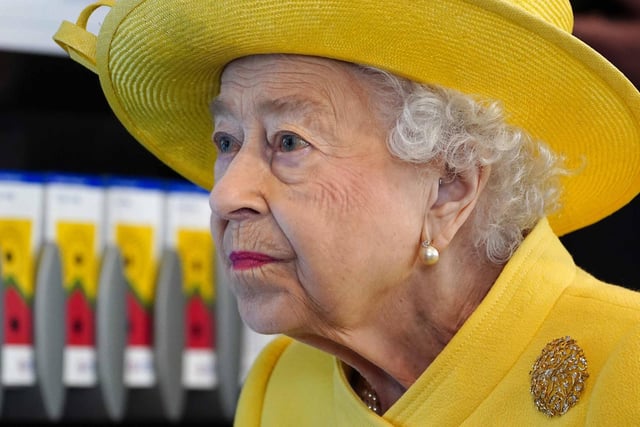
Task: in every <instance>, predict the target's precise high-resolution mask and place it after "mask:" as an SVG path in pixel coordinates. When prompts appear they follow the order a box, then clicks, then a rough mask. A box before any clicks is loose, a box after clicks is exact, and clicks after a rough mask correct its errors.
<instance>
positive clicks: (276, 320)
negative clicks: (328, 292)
mask: <svg viewBox="0 0 640 427" xmlns="http://www.w3.org/2000/svg"><path fill="white" fill-rule="evenodd" d="M276 299H277V298H276ZM238 311H239V312H240V317H241V318H242V320H243V321H244V323H245V324H246V325H247V326H248V327H249V328H250V329H251V330H253V331H255V332H257V333H259V334H286V333H287V332H288V331H291V330H296V329H299V328H300V324H299V323H300V322H298V321H296V318H295V316H294V311H293V310H292V309H291V306H290V305H289V306H287V304H283V303H282V302H277V301H261V302H259V303H258V302H256V301H244V300H243V299H238Z"/></svg>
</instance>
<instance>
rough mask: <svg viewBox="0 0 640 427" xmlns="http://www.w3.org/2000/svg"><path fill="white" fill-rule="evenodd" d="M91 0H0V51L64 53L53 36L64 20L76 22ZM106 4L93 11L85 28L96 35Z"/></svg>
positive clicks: (92, 0) (107, 9) (107, 10)
mask: <svg viewBox="0 0 640 427" xmlns="http://www.w3.org/2000/svg"><path fill="white" fill-rule="evenodd" d="M92 3H94V0H0V50H5V51H16V52H24V53H33V54H46V55H61V56H62V55H66V53H65V52H64V50H62V48H60V46H58V45H57V44H56V43H55V42H54V41H53V35H54V34H55V33H56V31H58V28H59V27H60V23H61V22H62V21H64V20H67V21H70V22H74V23H75V22H76V20H77V19H78V16H80V12H82V10H83V9H84V8H85V7H86V6H88V5H90V4H92ZM108 12H109V8H108V7H101V8H99V9H98V10H96V11H95V12H94V13H93V14H92V15H91V18H90V19H89V24H88V25H87V29H88V30H89V31H90V32H92V33H94V34H97V33H98V31H99V29H100V26H101V25H102V22H103V20H104V17H105V15H106V14H107V13H108Z"/></svg>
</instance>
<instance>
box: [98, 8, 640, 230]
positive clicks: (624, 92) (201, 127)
mask: <svg viewBox="0 0 640 427" xmlns="http://www.w3.org/2000/svg"><path fill="white" fill-rule="evenodd" d="M270 53H285V54H301V55H313V56H320V57H327V58H334V59H338V60H344V61H349V62H354V63H359V64H366V65H371V66H375V67H378V68H381V69H385V70H388V71H390V72H392V73H395V74H397V75H400V76H403V77H406V78H409V79H412V80H415V81H418V82H425V83H431V84H438V85H442V86H446V87H450V88H454V89H457V90H459V91H461V92H464V93H467V94H471V95H474V96H478V97H480V98H483V99H495V100H500V101H501V102H502V104H503V106H504V109H505V111H506V113H507V120H508V121H509V122H510V123H512V124H514V125H516V126H519V127H521V128H523V129H526V130H527V131H528V132H529V133H530V134H531V135H533V136H534V137H535V138H539V139H541V140H544V141H545V142H547V143H548V144H549V145H550V146H551V147H552V149H553V150H554V151H555V152H557V153H559V154H561V155H563V156H565V158H566V159H567V165H568V167H569V168H570V169H573V170H575V171H576V173H575V174H572V175H571V176H569V177H567V178H566V179H565V180H564V181H563V196H562V199H561V203H562V207H561V209H560V211H559V212H558V213H556V214H554V215H553V216H552V217H550V218H549V220H550V223H551V225H552V227H553V229H554V231H555V232H556V233H557V234H558V235H563V234H566V233H568V232H571V231H573V230H577V229H579V228H582V227H585V226H587V225H590V224H592V223H594V222H596V221H598V220H600V219H602V218H604V217H606V216H608V215H609V214H611V213H613V212H615V211H616V210H618V209H619V208H621V207H622V206H624V205H625V204H626V203H628V202H629V201H630V200H631V199H633V197H635V196H636V195H637V194H638V191H639V189H640V125H639V124H640V98H639V95H638V92H637V90H636V89H635V88H634V87H633V85H632V84H631V83H630V82H629V81H628V80H627V79H626V78H625V77H624V76H623V75H622V74H621V73H620V72H619V71H618V70H617V69H616V68H615V67H613V66H612V65H611V64H610V63H609V62H608V61H606V60H605V59H604V58H603V57H602V56H601V55H599V54H598V53H596V52H595V51H594V50H593V49H591V48H590V47H588V46H587V45H585V44H584V43H582V42H581V41H579V40H578V39H577V38H575V37H573V36H572V35H570V34H569V33H568V32H566V31H563V30H561V29H559V28H557V27H555V26H553V25H551V24H548V23H546V22H545V21H543V20H541V19H538V18H537V17H535V16H534V15H532V14H529V13H527V12H525V11H523V10H520V9H518V8H516V7H513V6H510V5H508V4H507V3H505V2H502V1H498V0H438V1H437V2H435V1H420V0H414V1H411V2H403V3H402V4H398V3H397V2H389V1H379V0H350V1H339V0H325V1H323V2H318V1H315V0H271V1H256V0H233V1H225V0H217V1H206V2H205V1H202V0H181V1H179V2H178V1H175V0H153V1H151V0H120V1H118V2H117V3H116V5H115V6H114V8H113V9H112V11H111V12H110V13H109V14H108V15H107V17H106V18H105V21H104V23H103V25H102V29H101V31H100V34H99V37H98V43H97V55H96V58H97V61H96V62H97V71H98V74H99V76H100V81H101V85H102V87H103V90H104V92H105V95H106V97H107V99H108V102H109V104H110V106H111V107H112V109H113V111H114V112H115V114H116V116H117V117H118V118H119V119H120V121H121V122H122V123H123V124H124V126H125V127H126V128H127V129H128V131H129V132H130V133H131V134H132V135H133V136H134V137H135V138H136V139H137V140H138V141H139V142H140V143H141V144H142V145H144V146H145V147H146V148H147V149H148V150H150V151H151V152H152V153H153V154H154V155H155V156H157V157H158V158H159V159H160V160H162V161H163V162H165V163H166V164H167V165H168V166H170V167H171V168H173V169H174V170H176V171H177V172H178V173H180V174H181V175H183V176H184V177H185V178H187V179H189V180H191V181H193V182H195V183H196V184H198V185H200V186H202V187H204V188H207V189H209V188H211V187H212V185H213V163H214V161H215V150H214V146H213V144H212V143H211V133H212V131H213V128H212V121H211V117H210V114H209V102H210V101H211V99H212V98H213V97H214V96H215V95H217V93H218V91H219V80H220V74H221V72H222V70H223V69H224V66H225V65H226V64H228V63H229V62H231V61H232V60H234V59H237V58H240V57H244V56H248V55H257V54H270Z"/></svg>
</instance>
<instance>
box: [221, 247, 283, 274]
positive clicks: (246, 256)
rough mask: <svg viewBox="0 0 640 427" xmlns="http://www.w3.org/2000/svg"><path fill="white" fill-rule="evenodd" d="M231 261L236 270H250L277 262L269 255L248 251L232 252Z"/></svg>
mask: <svg viewBox="0 0 640 427" xmlns="http://www.w3.org/2000/svg"><path fill="white" fill-rule="evenodd" d="M229 260H230V261H231V265H232V266H233V269H234V270H249V269H251V268H257V267H261V266H263V265H265V264H269V263H272V262H275V261H277V260H276V259H275V258H272V257H270V256H269V255H265V254H262V253H259V252H246V251H238V252H235V251H234V252H231V253H230V254H229Z"/></svg>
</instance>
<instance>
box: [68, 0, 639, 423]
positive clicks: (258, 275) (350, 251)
mask: <svg viewBox="0 0 640 427" xmlns="http://www.w3.org/2000/svg"><path fill="white" fill-rule="evenodd" d="M101 3H111V2H107V1H104V2H101ZM94 7H95V6H92V7H90V8H89V9H87V10H86V11H85V12H84V13H83V15H82V16H81V19H80V20H79V21H78V24H77V25H73V24H69V23H66V24H64V25H63V26H62V27H61V30H60V31H59V33H58V35H57V36H56V40H57V41H58V42H59V43H60V44H61V45H63V47H64V48H65V49H67V51H68V52H69V53H70V54H71V55H72V56H73V57H74V58H76V59H78V60H79V61H81V62H82V63H83V64H84V65H86V66H87V67H89V68H90V69H92V70H94V71H96V72H97V73H98V74H99V75H100V78H101V83H102V86H103V89H104V91H105V93H106V96H107V99H108V100H109V102H110V104H111V106H112V108H113V109H114V111H115V112H116V114H117V115H118V117H119V118H120V120H121V121H122V122H123V123H124V124H125V126H127V128H128V129H129V130H130V132H131V133H132V134H133V135H134V136H135V137H136V138H137V139H138V140H139V141H140V142H141V143H142V144H144V145H145V146H146V147H147V148H148V149H149V150H151V151H152V152H153V153H155V154H156V155H157V156H158V157H159V158H160V159H162V160H163V161H165V162H166V163H167V164H168V165H170V166H171V167H173V168H174V169H175V170H177V171H178V172H180V173H182V174H183V175H184V176H186V177H187V178H189V179H191V180H193V181H195V182H197V183H199V184H201V185H202V186H205V187H208V188H212V190H211V208H212V219H211V226H212V233H213V236H214V239H215V242H216V245H217V250H218V253H219V256H220V260H219V261H220V266H221V268H222V269H223V270H224V274H225V277H226V279H227V280H228V282H229V283H230V285H231V287H232V290H233V292H234V294H235V295H236V297H237V301H238V307H239V310H240V313H241V315H242V317H243V319H244V320H245V321H246V323H247V324H248V325H250V326H251V327H252V328H253V329H254V330H256V331H258V332H262V333H268V334H282V335H283V336H281V337H279V338H276V339H275V340H274V341H273V342H272V344H270V345H269V346H268V347H267V348H266V349H265V350H264V351H263V353H262V354H261V356H260V357H259V358H258V360H257V361H256V363H255V366H254V368H253V369H252V371H251V373H250V374H249V377H248V378H247V380H246V382H245V385H244V389H243V392H242V395H241V398H240V403H239V406H238V411H237V417H236V420H235V421H236V424H237V425H240V426H245V425H246V426H254V425H265V426H270V425H273V426H286V425H296V426H299V425H303V426H311V425H322V426H326V425H332V426H333V425H345V426H354V425H372V426H388V425H415V426H424V425H438V426H442V425H461V424H465V425H495V424H499V425H518V424H524V425H544V424H547V423H548V424H552V423H556V424H562V425H622V424H628V423H632V422H633V421H634V420H635V421H636V422H637V420H638V419H640V398H639V396H640V391H639V388H638V387H639V386H638V384H640V382H639V381H638V380H639V379H640V376H639V375H640V357H638V355H639V354H640V295H638V294H636V293H634V292H632V291H629V290H625V289H623V288H619V287H615V286H612V285H607V284H604V283H602V282H600V281H598V280H597V279H595V278H593V277H591V276H590V275H589V274H587V273H586V272H585V271H583V270H581V269H580V268H579V267H577V266H576V265H575V264H574V263H573V261H572V258H571V256H570V255H569V254H568V253H567V251H566V250H565V249H564V248H563V246H562V244H561V243H560V241H559V239H558V236H559V235H562V234H565V233H568V232H571V231H573V230H576V229H579V228H581V227H585V226H587V225H589V224H591V223H593V222H595V221H598V220H599V219H601V218H603V217H605V216H607V215H608V214H610V213H612V212H614V211H615V210H617V209H619V208H621V207H622V206H623V205H625V204H626V203H627V202H628V201H629V200H631V199H632V198H633V197H634V196H635V195H637V193H638V191H639V190H640V171H639V168H638V164H640V163H639V162H640V125H639V119H640V95H639V94H638V93H637V91H636V90H635V89H634V88H633V86H632V85H631V84H630V83H629V82H628V81H627V80H626V79H625V78H624V76H622V75H621V74H620V73H619V72H618V71H617V70H616V69H615V68H614V67H613V66H612V65H611V64H609V63H607V62H606V61H605V60H604V59H603V58H602V57H600V56H599V55H598V54H596V53H595V52H594V51H593V50H591V49H590V48H588V47H587V46H586V45H584V44H583V43H581V42H580V41H578V40H577V39H575V38H574V37H573V36H571V35H570V30H571V22H572V16H571V10H570V7H569V4H568V3H567V2H566V1H564V0H545V1H544V2H543V1H534V0H527V1H525V0H521V1H515V0H512V1H505V0H472V1H469V0H464V1H462V0H447V1H440V0H439V1H427V0H424V1H412V2H402V3H401V4H400V3H398V2H388V1H380V0H349V1H338V0H336V1H319V0H296V1H294V0H291V1H281V0H273V1H259V2H256V1H229V2H201V1H196V0H185V1H180V2H176V1H175V0H155V1H148V0H147V1H145V0H141V1H119V2H117V3H116V4H115V5H113V9H112V11H111V12H110V14H109V15H108V16H107V18H106V19H105V22H104V24H103V27H102V30H101V33H100V35H99V37H98V39H97V50H96V52H97V54H94V51H93V50H92V49H93V48H95V43H96V42H95V40H94V39H92V38H91V37H89V36H88V35H87V34H86V33H85V32H84V30H83V28H82V27H83V25H84V24H85V23H86V18H87V17H88V15H89V14H90V13H91V10H92V9H93V8H94ZM87 46H88V47H87ZM96 55H97V56H96ZM209 110H210V113H211V115H210V116H209V115H208V114H209ZM211 122H213V126H211ZM211 135H212V136H211ZM208 138H210V140H211V139H212V142H210V140H209V141H208V140H207V139H208ZM214 164H215V166H214ZM212 170H215V185H212V183H213V181H214V179H213V176H212V175H211V171H212ZM605 248H606V246H604V242H603V243H596V242H594V250H595V251H602V250H604V249H605Z"/></svg>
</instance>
